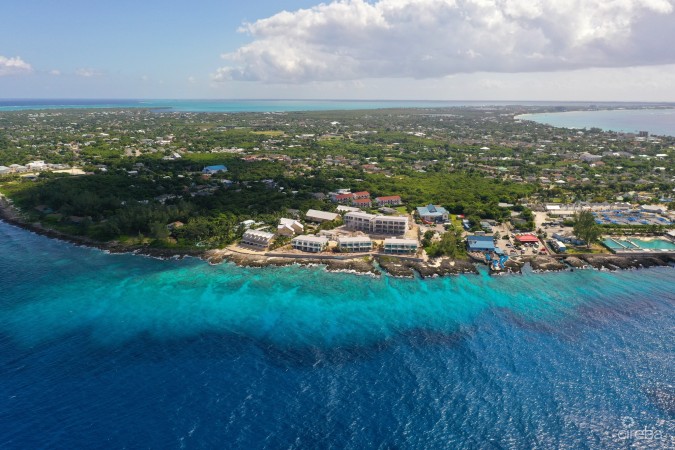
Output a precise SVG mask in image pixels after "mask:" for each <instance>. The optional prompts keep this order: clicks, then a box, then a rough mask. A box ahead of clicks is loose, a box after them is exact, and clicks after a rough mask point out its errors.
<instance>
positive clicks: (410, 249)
mask: <svg viewBox="0 0 675 450" xmlns="http://www.w3.org/2000/svg"><path fill="white" fill-rule="evenodd" d="M418 246H419V243H418V242H417V241H416V240H415V239H400V238H387V239H385V240H384V244H383V250H384V252H385V253H391V254H395V255H400V254H410V253H415V252H416V251H417V248H418Z"/></svg>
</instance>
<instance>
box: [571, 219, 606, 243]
mask: <svg viewBox="0 0 675 450" xmlns="http://www.w3.org/2000/svg"><path fill="white" fill-rule="evenodd" d="M574 233H575V234H576V235H577V237H578V238H580V239H583V240H584V241H586V245H587V246H588V247H589V248H590V246H591V244H592V243H594V242H597V240H598V238H599V237H600V234H601V233H602V231H601V229H600V227H599V226H598V224H597V223H595V217H594V216H593V213H591V212H590V211H588V210H585V211H581V212H578V213H576V214H575V215H574Z"/></svg>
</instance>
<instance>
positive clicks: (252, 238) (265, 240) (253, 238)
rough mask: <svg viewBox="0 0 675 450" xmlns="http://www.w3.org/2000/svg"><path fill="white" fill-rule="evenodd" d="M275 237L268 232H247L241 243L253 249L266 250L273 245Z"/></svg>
mask: <svg viewBox="0 0 675 450" xmlns="http://www.w3.org/2000/svg"><path fill="white" fill-rule="evenodd" d="M273 239H274V235H273V234H272V233H268V232H266V231H258V230H247V231H246V232H245V233H244V235H243V236H242V238H241V243H242V244H245V245H251V246H253V247H262V248H266V247H267V246H269V245H270V244H271V243H272V240H273Z"/></svg>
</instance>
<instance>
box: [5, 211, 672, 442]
mask: <svg viewBox="0 0 675 450" xmlns="http://www.w3.org/2000/svg"><path fill="white" fill-rule="evenodd" d="M0 255H2V258H0V292H1V294H0V299H1V300H0V349H1V351H0V399H2V401H0V447H1V448H3V449H25V448H67V449H72V448H161V449H167V448H238V449H253V448H270V449H277V448H290V449H295V448H312V449H314V448H339V449H345V448H346V449H361V448H378V449H394V448H396V449H418V448H448V449H465V448H466V449H473V448H480V449H506V448H543V449H548V448H550V449H559V448H570V449H572V448H574V449H577V448H588V449H596V448H597V449H601V448H603V449H604V448H654V449H657V448H659V449H660V448H672V445H673V444H674V443H675V441H674V439H675V426H674V424H675V422H674V419H675V370H673V368H674V367H675V271H674V269H673V268H670V267H666V268H654V269H647V270H636V271H622V272H612V273H610V272H601V271H594V270H577V271H574V272H563V273H549V274H533V273H525V274H523V275H509V276H490V275H488V274H487V273H486V272H484V271H482V272H481V273H480V274H479V275H467V276H456V277H446V278H438V279H433V280H419V279H414V280H404V279H395V278H391V277H388V276H383V277H379V278H375V277H371V276H359V275H353V274H344V273H327V272H326V271H325V270H324V269H323V268H321V267H312V268H300V267H293V266H291V267H283V268H265V269H248V268H240V267H236V266H234V265H232V264H222V265H216V266H211V265H209V264H207V263H204V262H202V261H200V260H196V259H192V258H186V259H183V260H167V261H162V260H157V259H152V258H147V257H141V256H134V255H110V254H107V253H105V252H102V251H99V250H94V249H89V248H82V247H76V246H73V245H70V244H67V243H63V242H59V241H54V240H50V239H47V238H45V237H42V236H37V235H35V234H32V233H29V232H26V231H24V230H21V229H18V228H15V227H12V226H9V225H7V224H5V223H0Z"/></svg>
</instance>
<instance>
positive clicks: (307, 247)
mask: <svg viewBox="0 0 675 450" xmlns="http://www.w3.org/2000/svg"><path fill="white" fill-rule="evenodd" d="M291 245H292V246H293V248H294V249H296V250H300V251H303V252H312V253H318V252H321V251H323V250H324V249H325V248H326V247H327V246H328V238H325V237H322V236H313V235H302V236H296V237H294V238H293V239H292V240H291Z"/></svg>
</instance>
